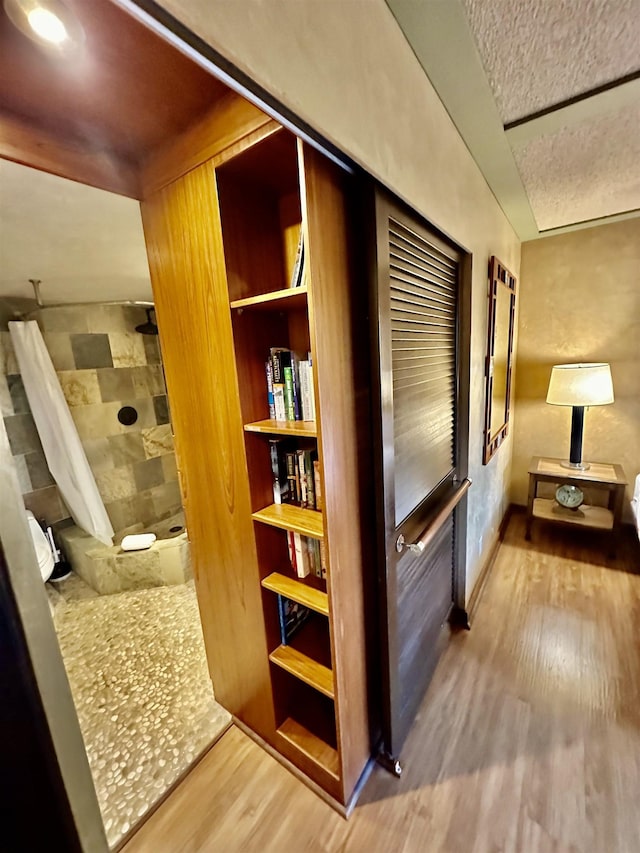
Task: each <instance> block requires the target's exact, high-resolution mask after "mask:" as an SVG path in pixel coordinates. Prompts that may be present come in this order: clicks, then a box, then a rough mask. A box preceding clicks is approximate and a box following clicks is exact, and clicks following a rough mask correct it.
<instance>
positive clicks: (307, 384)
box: [265, 347, 316, 421]
mask: <svg viewBox="0 0 640 853" xmlns="http://www.w3.org/2000/svg"><path fill="white" fill-rule="evenodd" d="M265 373H266V377H267V401H268V404H269V417H270V418H271V419H272V420H276V421H315V419H316V409H315V401H314V396H313V362H312V360H311V353H308V356H307V358H306V359H302V360H301V359H300V358H299V357H298V356H297V355H296V354H295V353H294V352H292V351H291V350H290V349H286V348H285V347H271V349H270V351H269V358H268V360H267V361H266V363H265Z"/></svg>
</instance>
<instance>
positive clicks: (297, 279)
mask: <svg viewBox="0 0 640 853" xmlns="http://www.w3.org/2000/svg"><path fill="white" fill-rule="evenodd" d="M303 266H304V236H303V232H302V226H301V227H300V236H299V238H298V248H297V250H296V259H295V261H294V264H293V270H292V272H291V281H290V282H289V287H300V286H301V285H302V278H303V276H302V268H303Z"/></svg>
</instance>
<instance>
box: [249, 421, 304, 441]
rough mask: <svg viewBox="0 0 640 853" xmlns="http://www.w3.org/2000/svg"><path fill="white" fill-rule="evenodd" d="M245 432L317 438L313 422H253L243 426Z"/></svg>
mask: <svg viewBox="0 0 640 853" xmlns="http://www.w3.org/2000/svg"><path fill="white" fill-rule="evenodd" d="M244 429H245V432H260V433H268V434H272V435H291V436H297V437H298V438H317V435H318V432H317V429H316V422H315V421H274V420H271V419H266V420H264V421H254V422H253V423H250V424H245V425H244Z"/></svg>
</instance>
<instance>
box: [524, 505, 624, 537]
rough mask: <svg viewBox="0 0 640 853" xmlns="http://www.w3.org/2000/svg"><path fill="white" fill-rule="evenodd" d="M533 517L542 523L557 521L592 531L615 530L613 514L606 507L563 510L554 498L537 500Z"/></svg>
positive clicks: (582, 507) (583, 506)
mask: <svg viewBox="0 0 640 853" xmlns="http://www.w3.org/2000/svg"><path fill="white" fill-rule="evenodd" d="M533 517H534V518H538V519H540V520H542V521H557V522H561V523H563V524H572V525H575V526H576V527H588V528H591V529H592V530H613V513H612V512H611V510H610V509H607V508H606V507H604V506H588V505H587V506H585V505H584V504H583V505H582V506H581V507H580V508H579V509H577V510H561V508H560V507H558V505H557V502H556V501H555V500H554V499H553V498H535V500H534V501H533Z"/></svg>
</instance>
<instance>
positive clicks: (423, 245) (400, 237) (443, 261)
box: [389, 220, 456, 275]
mask: <svg viewBox="0 0 640 853" xmlns="http://www.w3.org/2000/svg"><path fill="white" fill-rule="evenodd" d="M390 223H391V225H390V228H389V246H390V247H391V249H392V250H393V249H394V248H395V249H399V250H401V251H403V252H405V253H406V254H407V255H409V256H410V257H412V258H416V259H417V260H419V261H420V263H421V266H429V265H433V266H435V267H436V268H437V269H439V270H441V271H442V272H444V273H447V274H449V275H450V274H451V273H452V272H454V271H455V270H456V262H455V261H454V260H453V258H450V257H448V256H447V255H445V254H444V253H443V252H441V251H440V250H439V249H437V248H436V247H435V246H433V245H432V244H431V243H428V242H427V241H426V240H424V239H423V238H422V237H421V236H420V235H419V234H417V233H416V232H415V231H411V230H409V229H403V228H402V226H400V227H398V224H397V223H396V222H394V221H393V220H390Z"/></svg>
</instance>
